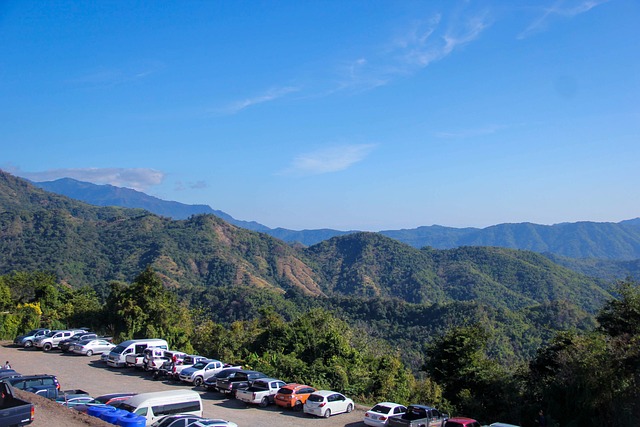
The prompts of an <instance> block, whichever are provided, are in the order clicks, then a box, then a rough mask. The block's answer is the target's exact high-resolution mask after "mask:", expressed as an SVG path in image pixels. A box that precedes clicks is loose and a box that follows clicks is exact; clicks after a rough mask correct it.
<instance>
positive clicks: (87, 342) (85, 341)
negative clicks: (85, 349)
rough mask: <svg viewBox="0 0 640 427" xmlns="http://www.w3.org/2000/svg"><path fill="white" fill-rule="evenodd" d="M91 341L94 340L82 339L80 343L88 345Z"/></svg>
mask: <svg viewBox="0 0 640 427" xmlns="http://www.w3.org/2000/svg"><path fill="white" fill-rule="evenodd" d="M91 341H93V340H82V341H80V342H79V343H78V344H80V345H87V344H89V343H90V342H91Z"/></svg>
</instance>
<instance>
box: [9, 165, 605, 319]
mask: <svg viewBox="0 0 640 427" xmlns="http://www.w3.org/2000/svg"><path fill="white" fill-rule="evenodd" d="M0 177H1V179H0V202H1V203H2V204H1V205H0V207H1V209H2V214H1V216H0V250H1V251H2V253H3V254H4V256H3V257H2V260H1V261H0V273H2V274H4V273H8V272H11V271H14V270H36V269H40V270H45V271H52V272H54V273H55V274H56V275H57V276H58V277H60V278H61V279H62V280H64V281H66V282H67V283H69V284H70V285H72V286H74V287H77V286H81V285H86V284H88V285H91V286H92V287H94V288H96V289H102V290H103V292H104V291H105V289H106V286H107V284H108V283H109V281H113V280H116V281H131V280H132V279H133V278H134V277H135V275H136V274H138V273H139V272H140V271H142V270H143V269H144V268H145V267H146V266H147V265H152V266H153V268H154V269H155V270H157V271H158V272H159V273H160V274H161V275H162V277H163V281H164V283H165V285H166V286H168V287H172V288H176V289H179V290H180V292H182V293H191V294H197V293H199V292H205V291H207V290H210V289H213V288H216V287H228V286H249V287H252V288H256V289H266V290H269V291H273V292H278V293H285V292H287V291H296V292H302V293H303V294H306V295H312V296H319V295H332V294H340V295H350V296H361V297H371V296H376V297H383V298H400V299H402V300H404V301H407V302H414V303H433V302H439V303H444V302H451V301H455V300H460V301H467V300H471V299H474V300H478V301H482V302H485V303H487V304H495V305H499V306H505V307H509V308H511V309H513V308H521V307H524V306H527V305H531V304H536V303H545V302H548V301H550V300H552V299H575V301H576V303H578V304H579V306H580V307H582V308H583V309H585V310H587V311H590V312H592V311H593V310H594V307H597V306H598V305H599V304H600V302H601V301H602V298H603V297H604V295H606V290H605V289H604V287H605V286H604V285H603V284H601V283H599V282H598V281H596V280H594V279H590V278H588V277H586V276H581V275H578V274H576V273H573V272H571V271H570V270H567V269H564V268H562V267H559V266H557V265H555V264H552V263H551V262H549V261H548V260H546V259H545V258H543V257H541V256H538V255H535V254H533V253H528V252H521V251H514V250H506V249H502V250H496V249H493V248H477V249H474V250H473V251H470V250H469V249H466V250H464V249H458V250H451V251H438V250H434V249H429V250H418V249H415V248H413V247H411V246H409V245H406V244H403V243H400V242H398V241H396V240H394V239H391V238H388V237H385V236H382V235H380V234H377V233H356V234H350V235H345V236H340V237H334V238H332V239H329V240H328V241H325V242H322V243H320V244H318V245H315V246H312V247H309V248H306V249H303V248H295V247H292V246H290V245H288V244H286V243H285V242H282V241H280V240H278V239H275V238H272V237H270V236H268V235H266V234H263V233H257V232H252V231H249V230H246V229H242V228H239V227H236V226H233V225H231V224H229V223H227V222H225V221H223V220H221V219H219V218H217V217H215V216H213V215H198V216H193V217H191V218H190V219H188V220H180V221H175V220H170V219H168V218H166V217H159V216H157V215H153V214H151V213H148V212H146V211H141V210H136V209H134V210H131V209H125V208H113V207H95V206H91V205H87V204H85V203H82V202H78V201H74V200H71V199H68V198H66V197H64V196H59V195H55V194H51V193H47V192H44V191H43V190H41V189H38V188H36V187H35V186H33V185H31V184H29V183H28V182H26V181H24V180H21V179H18V178H15V177H13V176H11V175H9V174H6V173H2V174H0ZM474 259H475V260H474ZM523 259H527V262H523V261H522V260H523ZM478 260H481V261H478ZM514 260H515V261H517V260H519V261H518V262H517V263H516V262H515V261H514ZM489 261H490V262H491V263H493V264H495V266H496V267H495V268H492V267H489V266H487V263H488V262H489ZM483 263H484V264H483ZM481 264H482V265H481ZM500 265H505V266H507V265H508V266H509V272H510V273H509V275H508V276H505V272H502V271H500V268H499V266H500Z"/></svg>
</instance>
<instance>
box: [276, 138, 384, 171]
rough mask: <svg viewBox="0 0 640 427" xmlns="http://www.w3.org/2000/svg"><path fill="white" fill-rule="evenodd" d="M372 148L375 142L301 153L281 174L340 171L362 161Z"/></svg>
mask: <svg viewBox="0 0 640 427" xmlns="http://www.w3.org/2000/svg"><path fill="white" fill-rule="evenodd" d="M374 148H375V144H355V145H342V146H336V147H329V148H324V149H321V150H317V151H313V152H310V153H305V154H301V155H299V156H297V157H296V158H294V159H293V161H292V164H291V166H290V167H289V168H288V169H286V170H285V171H283V172H282V174H302V175H320V174H325V173H331V172H338V171H342V170H345V169H348V168H349V167H351V166H352V165H354V164H356V163H358V162H360V161H362V160H363V159H364V158H365V157H367V156H368V155H369V153H371V151H372V150H373V149H374Z"/></svg>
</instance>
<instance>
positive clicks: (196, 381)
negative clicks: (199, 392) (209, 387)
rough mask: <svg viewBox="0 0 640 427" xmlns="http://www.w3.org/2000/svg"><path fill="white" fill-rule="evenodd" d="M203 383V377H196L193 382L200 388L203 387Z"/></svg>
mask: <svg viewBox="0 0 640 427" xmlns="http://www.w3.org/2000/svg"><path fill="white" fill-rule="evenodd" d="M202 382H203V380H202V377H196V378H195V379H194V380H193V385H194V386H196V387H200V386H201V385H202Z"/></svg>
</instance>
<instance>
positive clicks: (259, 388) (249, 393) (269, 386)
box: [236, 378, 285, 407]
mask: <svg viewBox="0 0 640 427" xmlns="http://www.w3.org/2000/svg"><path fill="white" fill-rule="evenodd" d="M284 386H285V382H284V381H280V380H276V379H275V378H261V379H259V380H255V381H254V382H253V384H251V387H249V388H244V389H239V390H238V391H236V399H238V400H241V401H243V402H244V403H247V404H249V403H255V404H258V405H260V406H262V407H265V406H267V405H268V404H270V403H273V402H274V400H275V396H276V393H278V390H280V389H281V388H282V387H284Z"/></svg>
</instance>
